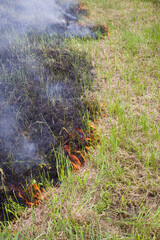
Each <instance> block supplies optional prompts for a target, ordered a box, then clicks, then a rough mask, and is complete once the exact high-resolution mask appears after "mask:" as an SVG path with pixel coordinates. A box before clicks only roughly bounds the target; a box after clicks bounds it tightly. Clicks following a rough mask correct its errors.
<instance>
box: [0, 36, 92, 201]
mask: <svg viewBox="0 0 160 240" xmlns="http://www.w3.org/2000/svg"><path fill="white" fill-rule="evenodd" d="M44 40H45V41H44ZM31 41H33V38H31ZM49 41H50V43H48V42H49ZM53 41H55V40H53ZM53 41H52V40H51V39H50V38H49V37H46V38H42V40H41V41H39V39H38V41H36V40H35V39H34V47H33V42H32V44H30V42H28V43H25V44H24V42H23V43H21V44H22V45H19V46H18V45H15V46H14V45H13V46H12V48H10V49H9V48H8V49H6V50H4V51H1V53H0V54H1V70H0V72H1V76H2V81H1V83H0V85H1V87H0V91H1V102H0V106H1V108H0V109H1V113H0V116H1V117H0V128H1V133H0V159H1V162H0V163H1V169H2V170H1V201H2V202H3V199H5V198H6V197H5V192H6V193H8V194H11V195H12V196H13V198H14V195H16V198H21V199H23V200H25V201H24V202H26V203H27V204H28V205H31V201H29V200H28V196H29V198H31V199H33V202H34V200H37V199H38V198H39V191H38V188H37V187H36V186H37V185H29V187H28V188H27V189H26V192H25V190H23V187H25V186H26V182H28V181H29V182H30V180H29V178H30V176H32V181H33V180H36V181H40V179H41V176H42V175H46V176H48V177H49V179H50V180H51V179H53V180H54V183H55V184H56V182H57V181H58V176H57V170H56V159H55V156H54V151H55V149H56V148H57V147H58V146H59V145H60V144H63V143H66V144H67V145H66V144H65V147H63V148H64V150H65V152H66V151H67V152H68V155H69V158H70V159H71V160H72V161H71V162H72V165H73V166H74V168H77V169H78V166H77V165H76V164H78V165H79V166H80V165H81V164H82V163H83V156H82V155H81V161H82V163H80V160H79V159H78V157H76V156H75V154H74V155H73V154H71V149H70V147H71V146H69V144H70V143H69V139H68V136H66V134H65V132H64V131H62V129H68V131H70V132H72V136H73V132H76V131H77V133H80V131H82V130H80V129H79V128H80V127H82V121H81V118H83V115H82V112H84V101H83V100H81V99H82V96H84V89H85V88H88V87H89V85H90V83H91V81H92V79H93V76H92V74H91V69H92V67H91V64H90V63H89V62H87V60H86V57H85V55H84V54H80V53H78V54H77V52H74V51H72V50H71V49H69V48H68V49H66V44H69V42H66V43H61V44H59V43H54V42H53ZM44 42H45V44H44ZM82 70H83V74H84V73H85V72H84V70H85V71H86V73H85V74H86V76H87V80H89V81H87V82H84V79H83V78H82ZM82 109H83V111H82ZM80 113H81V114H80ZM76 129H77V130H76ZM70 136H71V135H70ZM80 139H81V140H82V139H83V141H85V137H84V135H83V134H82V132H81V137H79V139H78V138H77V142H76V145H75V146H77V147H78V146H79V145H81V142H80V141H79V140H80ZM73 140H76V139H75V136H74V137H73V138H72V141H73ZM67 146H68V147H67ZM81 147H82V146H81ZM75 150H76V149H75ZM27 184H29V183H27ZM30 184H31V183H30ZM31 189H32V190H33V191H32V192H34V191H36V194H37V195H36V194H29V193H30V192H31ZM34 204H35V203H34Z"/></svg>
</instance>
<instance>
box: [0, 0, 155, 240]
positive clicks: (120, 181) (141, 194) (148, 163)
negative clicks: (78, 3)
mask: <svg viewBox="0 0 160 240" xmlns="http://www.w3.org/2000/svg"><path fill="white" fill-rule="evenodd" d="M83 2H84V3H85V4H86V5H84V6H85V7H86V6H87V8H88V9H89V10H90V15H89V16H86V17H80V19H79V21H80V23H81V24H88V25H89V24H94V25H95V26H101V25H103V26H107V27H108V29H109V32H110V36H109V34H106V35H104V36H102V34H101V33H100V35H99V37H98V38H84V39H83V38H71V39H66V40H65V42H64V43H63V48H61V49H60V50H59V51H58V52H57V50H55V49H54V48H53V46H54V44H53V43H52V42H51V40H50V39H49V40H47V41H49V43H50V49H48V42H47V48H46V40H45V38H41V40H39V39H34V43H37V45H35V44H34V49H33V48H32V46H31V44H30V43H28V46H27V45H26V46H27V47H26V48H25V49H23V50H24V53H25V54H28V52H29V51H31V52H32V53H33V52H34V51H35V55H36V54H38V58H37V59H38V60H39V59H42V60H41V61H40V62H41V64H42V65H40V69H39V67H37V65H36V69H37V71H38V72H40V74H41V76H46V75H45V74H48V75H47V76H48V84H49V82H50V78H51V75H50V68H51V66H53V65H52V64H53V63H54V64H55V65H54V66H55V68H56V67H57V69H59V71H58V73H56V76H57V78H58V79H59V78H60V77H61V78H64V76H63V72H65V71H66V72H68V76H67V77H66V78H65V80H66V82H65V83H66V85H67V86H66V89H68V88H67V87H68V85H69V84H71V83H68V81H69V80H70V79H71V78H72V79H76V81H75V85H74V84H73V85H74V86H73V87H74V89H76V92H75V93H74V94H75V95H73V99H75V98H77V99H78V100H77V101H78V102H76V104H77V105H76V107H77V106H79V109H78V111H77V112H75V113H77V114H78V117H77V114H75V116H74V118H71V116H72V115H73V114H72V113H71V114H70V112H69V113H68V115H67V116H68V120H66V121H65V124H66V125H65V129H69V126H70V125H69V123H70V122H71V121H72V122H73V125H72V129H74V127H75V123H76V121H78V122H79V124H81V126H82V127H83V128H84V129H86V131H88V132H89V131H90V130H91V128H92V129H95V130H96V133H97V134H96V135H95V138H96V137H97V141H95V142H96V143H95V144H93V146H91V147H90V148H89V151H88V152H86V153H83V154H85V156H84V157H85V164H84V165H83V166H82V167H81V168H80V170H79V171H73V170H72V167H71V164H70V161H69V159H68V158H66V155H65V154H64V152H63V151H62V148H60V147H59V149H58V150H56V154H55V156H56V159H57V162H58V163H59V165H58V166H59V167H58V173H57V174H58V178H59V179H60V181H61V184H60V187H56V188H55V187H53V186H52V182H50V181H46V182H45V183H43V184H45V186H46V189H47V190H46V192H44V193H43V199H41V201H40V202H39V204H38V205H37V206H31V207H30V208H28V209H24V207H22V206H21V205H19V203H17V202H11V203H10V205H8V206H6V207H7V209H8V212H9V211H10V212H12V214H13V215H14V217H15V218H16V219H17V220H15V221H14V222H1V228H2V230H1V232H0V238H1V239H5V240H6V239H26V240H27V239H35V240H36V239H84V240H85V239H95V240H96V239H112V240H118V239H132V240H134V239H135V240H150V239H154V240H159V239H160V206H159V205H160V195H159V194H160V177H159V174H160V68H159V65H160V25H159V22H160V15H159V10H160V2H159V1H156V0H152V1H149V0H141V1H140V0H115V1H112V0H92V1H91V0H84V1H83ZM20 49H22V48H21V47H20ZM53 49H54V51H53ZM56 49H57V48H56ZM21 51H22V50H21ZM61 53H62V54H61ZM63 53H64V54H63ZM12 56H13V55H12ZM21 56H22V55H21ZM75 59H76V60H75ZM70 63H71V65H70ZM34 65H35V64H34ZM38 66H39V65H38ZM71 66H72V68H71V72H69V69H70V67H71ZM46 68H47V71H48V72H45V70H44V69H46ZM25 69H26V68H25ZM53 69H54V68H53ZM62 70H63V71H62ZM6 74H7V73H6ZM16 74H18V73H16ZM26 74H31V73H26V72H24V76H26ZM43 74H44V75H43ZM52 74H53V71H52ZM54 74H55V73H54ZM5 76H6V75H5ZM18 76H19V78H18V79H21V77H23V76H21V75H18ZM6 78H7V77H6ZM23 79H24V80H25V77H23ZM31 79H32V78H31ZM37 81H38V80H37ZM19 84H21V81H19ZM24 84H25V81H24ZM32 84H33V85H32ZM40 84H41V85H40V86H42V87H41V88H40V89H43V86H44V85H45V84H46V83H45V82H40ZM33 86H34V83H32V82H31V83H30V85H28V83H27V87H25V89H26V91H25V92H24V94H23V96H24V98H25V99H29V100H28V101H30V105H31V106H32V108H33V109H34V105H32V104H31V103H33V102H34V101H33V98H35V97H36V98H37V96H36V95H32V92H31V89H32V88H33ZM38 86H39V85H38ZM7 87H8V85H7ZM20 88H21V86H20ZM38 90H39V89H38ZM14 94H15V93H14ZM14 94H11V95H10V96H11V97H14V99H15V101H17V98H15V96H17V95H16V94H15V95H14ZM34 94H38V93H37V90H36V91H34ZM66 94H69V95H71V94H72V92H71V90H66ZM26 96H27V97H26ZM11 97H10V98H9V99H10V101H11V102H12V103H13V102H14V101H13V98H11ZM44 98H45V95H44ZM44 98H43V99H39V101H41V102H42V103H43V102H44ZM22 102H23V101H22ZM71 103H72V99H71ZM74 103H75V102H74ZM63 104H64V105H65V103H64V102H63V99H61V102H60V103H59V105H58V106H60V108H63ZM15 105H16V104H15ZM73 105H74V104H73ZM27 106H28V104H26V107H25V108H24V109H25V112H24V113H23V114H24V115H25V114H26V115H27V113H28V111H31V113H32V110H28V108H27ZM36 106H37V105H36ZM47 106H48V108H49V106H50V105H49V104H48V105H47ZM53 106H54V107H55V109H58V108H57V107H56V105H53ZM53 106H52V107H53ZM65 106H66V105H65ZM76 107H75V108H74V109H77V108H76ZM45 108H46V106H45ZM63 109H64V108H63ZM71 109H72V105H71ZM34 110H35V109H34ZM36 111H38V110H37V109H36ZM41 111H43V108H41ZM54 111H55V110H54ZM70 111H71V110H70ZM75 111H76V110H75ZM61 112H63V111H61ZM31 113H30V115H31ZM65 113H66V111H65ZM80 113H81V114H80ZM58 114H60V113H59V112H57V115H58ZM64 115H65V114H64V113H63V119H64ZM43 116H44V112H43ZM57 118H58V119H59V118H60V117H59V115H58V117H57ZM60 119H61V118H60ZM73 119H74V121H73ZM42 120H43V121H44V119H40V120H39V121H40V122H39V123H41V122H42ZM33 122H34V121H33ZM26 124H32V122H31V123H30V122H29V120H28V122H27V121H26V122H25V125H23V126H26ZM63 125H64V122H62V124H61V125H60V127H59V128H58V133H59V130H61V128H62V126H63ZM40 127H41V125H40ZM40 127H39V128H38V129H40V130H41V128H40ZM14 129H15V128H14ZM35 129H36V128H35ZM40 130H39V131H40ZM24 131H25V129H24V128H22V132H24ZM37 131H38V130H37ZM47 131H48V128H47V127H46V132H45V134H46V133H47ZM40 133H41V131H40ZM58 133H57V134H58ZM30 134H31V135H30V136H34V133H32V132H31V133H30ZM48 134H49V133H48ZM47 136H50V135H47ZM27 139H28V138H27ZM34 139H35V138H34ZM47 147H48V146H47ZM52 147H53V146H52ZM46 149H47V148H46ZM46 151H47V150H46ZM65 161H66V162H67V166H66V165H65V168H64V167H63V163H64V162H65ZM1 175H2V174H1Z"/></svg>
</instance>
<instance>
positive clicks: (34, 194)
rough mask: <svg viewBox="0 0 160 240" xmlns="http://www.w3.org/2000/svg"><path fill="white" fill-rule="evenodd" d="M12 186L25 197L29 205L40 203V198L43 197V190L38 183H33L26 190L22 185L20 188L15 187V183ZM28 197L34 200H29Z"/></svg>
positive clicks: (19, 194)
mask: <svg viewBox="0 0 160 240" xmlns="http://www.w3.org/2000/svg"><path fill="white" fill-rule="evenodd" d="M10 188H11V189H12V190H14V191H17V192H18V196H19V197H20V198H21V199H23V200H24V202H25V203H26V204H27V205H28V206H31V205H33V206H35V205H37V204H38V200H40V199H42V191H41V190H40V189H39V187H38V186H37V184H32V185H31V186H29V187H28V188H27V189H26V191H25V190H24V189H23V188H22V187H21V186H20V187H19V188H18V187H15V186H14V185H13V184H11V186H10ZM27 192H28V194H27ZM28 195H29V196H28ZM28 198H30V199H32V202H31V201H29V199H28Z"/></svg>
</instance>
